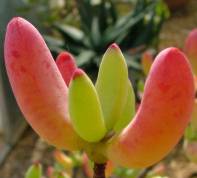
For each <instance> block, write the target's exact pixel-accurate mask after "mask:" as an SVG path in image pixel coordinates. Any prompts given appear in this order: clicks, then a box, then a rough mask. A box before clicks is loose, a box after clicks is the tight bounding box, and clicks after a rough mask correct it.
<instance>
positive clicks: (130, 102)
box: [114, 81, 135, 133]
mask: <svg viewBox="0 0 197 178" xmlns="http://www.w3.org/2000/svg"><path fill="white" fill-rule="evenodd" d="M134 114H135V95H134V91H133V87H132V85H131V82H130V81H128V94H127V101H126V103H125V106H124V108H123V110H122V114H121V117H120V118H119V119H118V121H117V123H116V124H115V127H114V131H115V132H116V133H120V132H121V131H122V129H124V128H125V127H126V126H127V125H128V124H129V122H130V121H131V119H132V118H133V116H134Z"/></svg>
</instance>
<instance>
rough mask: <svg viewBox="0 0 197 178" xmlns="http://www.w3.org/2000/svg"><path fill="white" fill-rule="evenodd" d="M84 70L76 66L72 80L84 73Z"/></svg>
mask: <svg viewBox="0 0 197 178" xmlns="http://www.w3.org/2000/svg"><path fill="white" fill-rule="evenodd" d="M84 73H85V72H84V71H83V70H82V69H79V68H77V69H76V70H75V72H74V74H73V80H75V79H76V78H78V77H80V76H82V75H84Z"/></svg>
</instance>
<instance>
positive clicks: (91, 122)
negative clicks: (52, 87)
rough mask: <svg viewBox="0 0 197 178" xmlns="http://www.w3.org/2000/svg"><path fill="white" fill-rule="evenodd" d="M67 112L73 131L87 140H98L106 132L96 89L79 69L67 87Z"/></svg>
mask: <svg viewBox="0 0 197 178" xmlns="http://www.w3.org/2000/svg"><path fill="white" fill-rule="evenodd" d="M69 112H70V116H71V120H72V123H73V127H74V129H75V131H76V132H77V133H78V135H80V136H81V137H82V138H83V139H84V140H86V141H88V142H98V141H99V140H101V139H102V138H103V137H104V136H105V133H106V128H105V125H104V119H103V114H102V110H101V105H100V102H99V98H98V96H97V93H96V89H95V87H94V85H93V84H92V82H91V80H90V79H89V78H88V76H87V75H86V74H85V73H84V72H83V71H82V70H80V69H77V70H76V71H75V73H74V76H73V80H72V82H71V84H70V87H69Z"/></svg>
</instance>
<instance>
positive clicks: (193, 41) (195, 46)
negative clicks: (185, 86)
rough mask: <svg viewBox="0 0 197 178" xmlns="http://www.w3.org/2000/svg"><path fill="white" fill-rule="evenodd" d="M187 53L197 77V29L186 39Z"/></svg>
mask: <svg viewBox="0 0 197 178" xmlns="http://www.w3.org/2000/svg"><path fill="white" fill-rule="evenodd" d="M185 53H186V55H187V56H188V59H189V61H190V63H191V65H192V69H193V72H194V74H195V75H197V28H195V29H193V30H192V31H191V32H190V33H189V35H188V37H187V39H186V43H185Z"/></svg>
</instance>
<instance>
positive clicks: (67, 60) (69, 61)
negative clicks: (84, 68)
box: [56, 52, 77, 86]
mask: <svg viewBox="0 0 197 178" xmlns="http://www.w3.org/2000/svg"><path fill="white" fill-rule="evenodd" d="M56 64H57V66H58V68H59V70H60V72H61V74H62V77H63V78H64V81H65V82H66V85H67V86H68V85H69V83H70V80H71V78H72V76H73V73H74V71H75V70H76V68H77V65H76V63H75V58H74V57H73V56H72V54H70V53H69V52H61V53H60V54H59V55H58V57H57V59H56Z"/></svg>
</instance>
